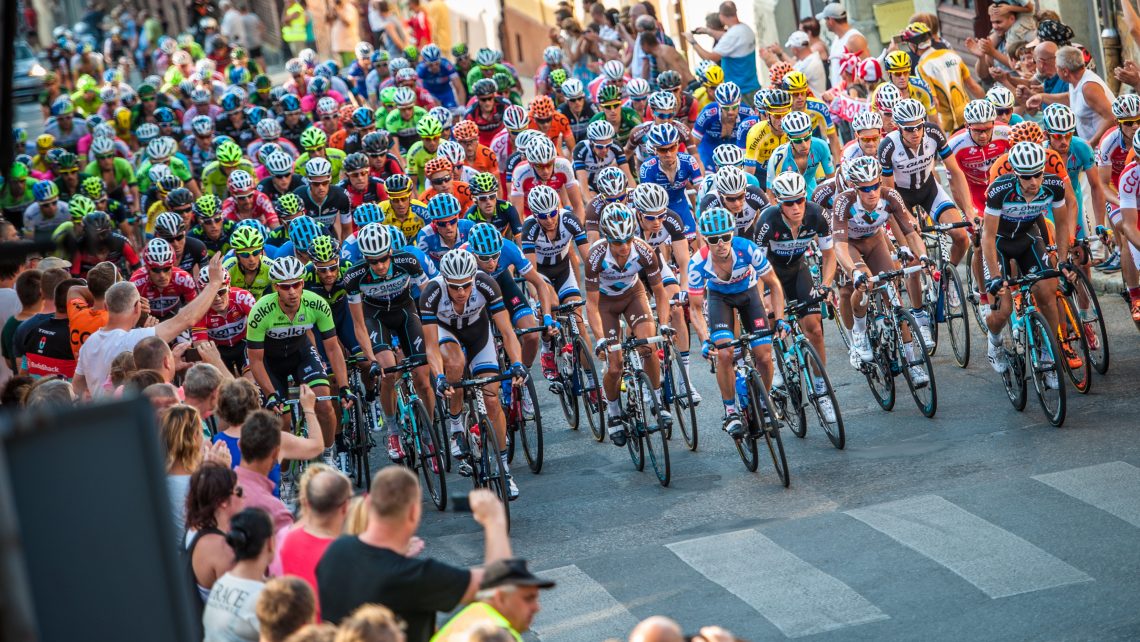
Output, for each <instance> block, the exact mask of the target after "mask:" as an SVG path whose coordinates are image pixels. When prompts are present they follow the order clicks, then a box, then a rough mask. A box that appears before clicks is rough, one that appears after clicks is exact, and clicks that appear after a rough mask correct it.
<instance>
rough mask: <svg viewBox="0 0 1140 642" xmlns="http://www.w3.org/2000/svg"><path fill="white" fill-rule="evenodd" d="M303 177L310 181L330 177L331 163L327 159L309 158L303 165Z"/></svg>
mask: <svg viewBox="0 0 1140 642" xmlns="http://www.w3.org/2000/svg"><path fill="white" fill-rule="evenodd" d="M305 176H308V177H309V178H310V179H313V178H323V177H325V176H332V163H330V162H329V161H328V159H327V158H321V157H319V156H318V157H317V158H310V159H309V160H308V161H307V162H306V163H305Z"/></svg>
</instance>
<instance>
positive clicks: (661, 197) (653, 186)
mask: <svg viewBox="0 0 1140 642" xmlns="http://www.w3.org/2000/svg"><path fill="white" fill-rule="evenodd" d="M630 200H632V201H633V206H634V207H636V208H637V211H639V212H641V213H642V214H645V213H647V212H661V211H663V210H665V209H666V208H667V207H669V192H668V191H666V190H665V188H664V187H662V186H661V185H658V184H657V183H639V184H638V185H637V187H635V188H633V192H632V193H631V194H630Z"/></svg>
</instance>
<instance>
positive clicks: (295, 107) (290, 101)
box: [281, 94, 301, 111]
mask: <svg viewBox="0 0 1140 642" xmlns="http://www.w3.org/2000/svg"><path fill="white" fill-rule="evenodd" d="M281 111H301V99H300V98H297V97H296V96H294V95H293V94H285V95H284V96H282V97H281Z"/></svg>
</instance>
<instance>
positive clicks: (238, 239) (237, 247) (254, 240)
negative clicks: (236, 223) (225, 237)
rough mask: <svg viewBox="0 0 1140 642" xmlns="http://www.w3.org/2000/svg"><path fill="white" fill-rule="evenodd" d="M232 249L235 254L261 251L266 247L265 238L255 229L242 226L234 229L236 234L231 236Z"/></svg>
mask: <svg viewBox="0 0 1140 642" xmlns="http://www.w3.org/2000/svg"><path fill="white" fill-rule="evenodd" d="M230 247H232V248H233V249H234V251H235V252H248V251H250V250H260V249H261V248H263V247H265V236H264V235H262V233H261V231H260V230H258V229H257V228H255V227H251V226H248V225H242V226H241V227H236V228H234V233H233V234H231V235H230Z"/></svg>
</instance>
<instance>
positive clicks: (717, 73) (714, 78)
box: [701, 63, 724, 87]
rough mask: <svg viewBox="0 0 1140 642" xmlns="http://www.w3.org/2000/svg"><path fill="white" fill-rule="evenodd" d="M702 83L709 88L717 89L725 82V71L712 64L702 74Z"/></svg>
mask: <svg viewBox="0 0 1140 642" xmlns="http://www.w3.org/2000/svg"><path fill="white" fill-rule="evenodd" d="M701 82H702V83H703V84H705V85H707V86H709V87H716V86H717V85H719V84H721V83H722V82H724V69H722V68H721V66H720V65H718V64H715V63H712V64H710V65H709V66H708V67H706V68H705V72H704V73H703V74H701Z"/></svg>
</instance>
